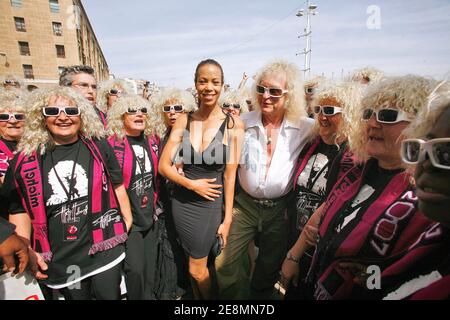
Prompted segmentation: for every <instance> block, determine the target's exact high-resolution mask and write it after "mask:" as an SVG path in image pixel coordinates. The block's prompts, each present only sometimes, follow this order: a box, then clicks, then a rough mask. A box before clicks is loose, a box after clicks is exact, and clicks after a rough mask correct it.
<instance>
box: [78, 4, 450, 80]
mask: <svg viewBox="0 0 450 320" xmlns="http://www.w3.org/2000/svg"><path fill="white" fill-rule="evenodd" d="M305 3H306V1H298V0H297V1H294V0H247V1H244V0H240V1H238V0H223V1H208V0H191V1H177V0H128V1H123V0H108V1H106V0H84V1H83V5H84V7H85V9H86V11H87V13H88V15H89V18H90V21H91V24H92V25H93V27H94V30H95V32H96V35H97V38H98V40H99V42H100V45H101V47H102V50H103V52H104V54H105V56H106V59H107V61H108V64H109V67H110V71H111V73H113V74H114V75H115V76H116V77H132V78H136V79H147V80H150V81H154V82H156V83H157V84H158V85H160V86H169V85H171V86H178V87H181V88H186V87H189V86H192V85H193V73H194V71H195V67H196V65H197V64H198V62H200V61H201V60H203V59H205V58H214V59H216V60H217V61H219V62H220V63H221V64H222V66H223V68H224V73H225V81H226V82H227V83H230V84H231V86H232V87H237V85H238V84H239V81H240V79H241V77H242V73H243V72H244V71H246V72H247V73H248V74H249V75H253V74H254V73H255V72H256V71H257V70H258V69H259V68H260V67H261V66H262V65H264V64H265V63H266V62H268V61H270V60H273V59H275V58H283V59H286V60H289V61H292V62H294V63H296V64H298V66H299V68H303V59H304V58H303V56H296V55H295V54H296V53H297V52H300V51H302V50H303V48H304V46H305V43H304V39H298V35H300V34H301V33H302V32H303V29H304V27H305V25H306V18H305V17H302V18H299V17H296V16H295V13H296V12H297V10H298V9H301V8H305ZM311 3H314V4H316V5H317V6H318V8H317V11H318V14H317V15H315V16H313V17H312V32H313V33H312V61H311V69H312V70H311V75H314V74H318V75H320V74H322V73H323V74H324V75H325V76H327V77H329V78H331V77H332V76H333V77H334V78H335V79H339V78H340V77H341V75H342V74H344V76H345V75H347V74H348V72H350V71H351V70H353V69H355V68H359V67H365V66H373V67H377V68H379V69H382V70H384V71H385V72H386V73H387V74H390V75H397V74H407V73H416V74H420V75H426V76H433V77H438V78H442V77H444V76H446V75H447V74H448V73H449V72H450V59H449V55H450V41H449V40H450V39H449V31H450V19H449V14H450V1H449V0H426V1H425V0H411V1H404V0H401V1H400V0H392V1H388V0H382V1H381V0H370V1H367V0H340V1H336V0H333V1H331V0H317V1H311ZM371 5H375V6H377V7H378V8H379V9H380V18H381V19H380V28H379V29H369V28H368V27H367V21H368V20H369V21H371V20H370V19H371V17H372V14H370V13H367V8H368V7H369V6H371Z"/></svg>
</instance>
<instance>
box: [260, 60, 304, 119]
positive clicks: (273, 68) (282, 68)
mask: <svg viewBox="0 0 450 320" xmlns="http://www.w3.org/2000/svg"><path fill="white" fill-rule="evenodd" d="M273 74H283V75H285V76H286V86H287V87H286V90H288V93H287V97H288V99H287V101H286V104H285V108H286V117H287V118H288V119H294V120H295V119H297V118H299V117H302V116H306V110H305V106H306V102H305V90H304V84H303V81H302V80H301V76H300V72H299V68H298V67H297V66H296V65H295V64H293V63H290V62H287V61H285V60H275V61H272V62H269V63H268V64H266V65H265V66H263V67H262V68H261V69H260V70H259V72H258V74H257V76H256V80H255V82H254V84H253V88H252V102H253V103H254V105H255V107H256V108H257V109H261V106H260V105H259V103H258V94H257V93H256V86H257V85H259V84H260V83H261V80H262V79H263V78H264V77H266V76H269V75H273Z"/></svg>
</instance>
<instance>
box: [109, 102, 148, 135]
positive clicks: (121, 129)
mask: <svg viewBox="0 0 450 320" xmlns="http://www.w3.org/2000/svg"><path fill="white" fill-rule="evenodd" d="M129 108H131V109H140V108H147V110H148V113H147V120H146V122H145V130H144V134H145V135H148V136H151V135H153V134H155V132H156V130H155V121H156V117H155V115H154V113H153V112H151V105H150V102H149V101H148V100H147V99H144V98H143V97H142V96H138V95H135V94H132V95H126V96H121V97H120V98H119V99H117V101H116V102H115V103H114V105H113V106H112V107H111V108H110V109H109V110H108V113H107V115H108V116H107V119H108V135H109V136H112V135H116V136H117V138H119V139H123V138H124V137H125V135H126V133H125V126H124V121H123V116H124V114H126V113H127V111H128V109H129Z"/></svg>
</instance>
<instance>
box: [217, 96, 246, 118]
mask: <svg viewBox="0 0 450 320" xmlns="http://www.w3.org/2000/svg"><path fill="white" fill-rule="evenodd" d="M243 93H244V92H243V91H242V90H229V91H227V92H223V93H222V94H221V95H220V98H219V105H220V106H221V107H222V105H223V104H224V103H238V104H239V105H240V106H241V114H242V113H246V112H248V106H247V101H246V100H247V99H246V97H245V95H244V94H243Z"/></svg>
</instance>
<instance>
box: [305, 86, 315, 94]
mask: <svg viewBox="0 0 450 320" xmlns="http://www.w3.org/2000/svg"><path fill="white" fill-rule="evenodd" d="M315 91H316V89H314V88H312V87H309V88H306V89H305V92H306V93H307V94H314V92H315Z"/></svg>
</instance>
